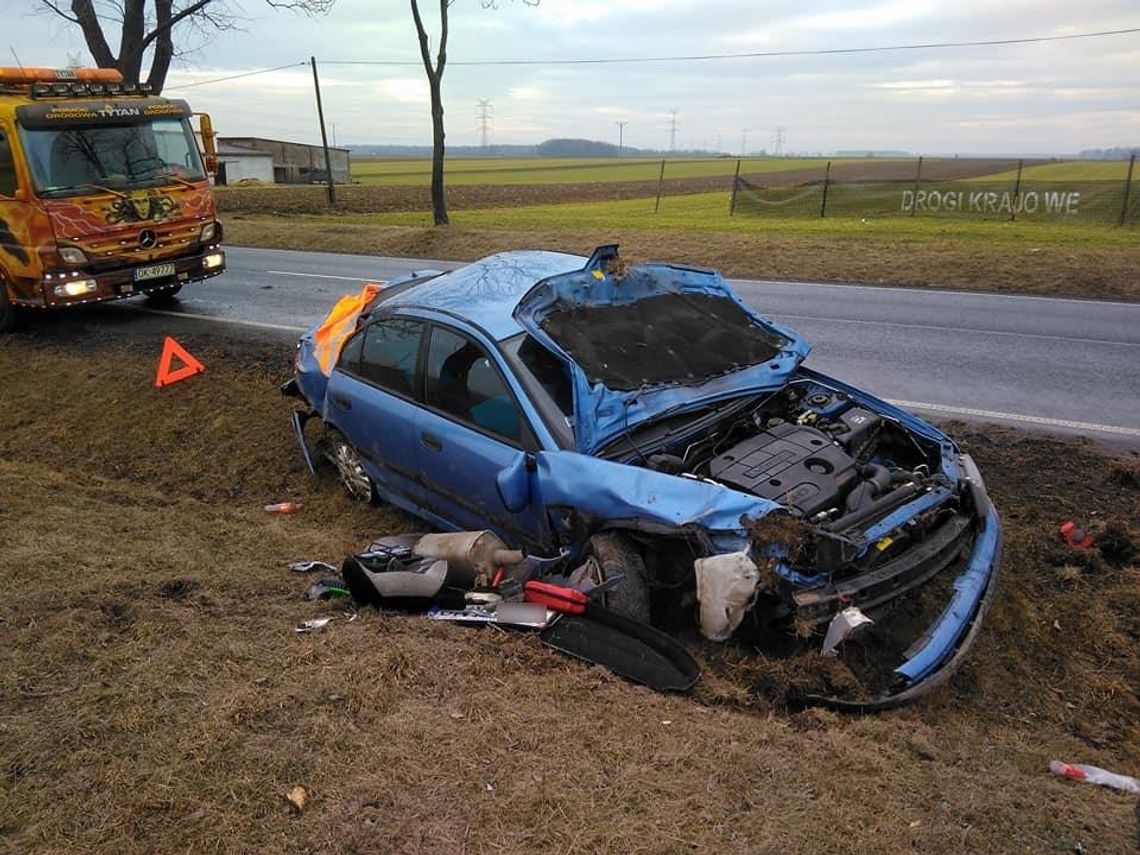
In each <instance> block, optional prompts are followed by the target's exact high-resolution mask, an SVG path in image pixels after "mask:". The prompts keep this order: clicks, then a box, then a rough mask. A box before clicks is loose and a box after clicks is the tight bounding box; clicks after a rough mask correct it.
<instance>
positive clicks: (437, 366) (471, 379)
mask: <svg viewBox="0 0 1140 855" xmlns="http://www.w3.org/2000/svg"><path fill="white" fill-rule="evenodd" d="M425 381H426V383H425V389H424V395H425V401H426V403H427V404H428V405H429V406H432V407H437V408H438V409H440V410H443V411H444V412H446V413H449V414H450V415H453V416H455V417H456V418H459V419H461V420H462V421H465V422H468V423H469V424H473V425H475V426H477V427H481V428H483V429H485V430H489V431H491V432H492V433H496V434H498V435H499V436H502V437H506V438H507V439H512V440H516V441H518V440H521V438H522V425H523V419H522V413H520V412H519V408H518V404H516V403H515V399H514V397H513V396H512V395H511V393H510V390H509V389H507V386H506V384H505V383H504V382H503V378H502V376H500V374H499V372H498V371H497V370H496V369H495V366H494V365H493V364H492V362H491V359H490V357H488V356H487V354H486V353H485V352H484V351H483V349H482V348H481V347H479V346H478V345H477V344H475V343H474V342H473V341H471V340H470V339H468V338H466V337H464V336H461V335H458V334H456V333H453V332H451V331H450V330H446V329H443V328H442V327H433V328H432V333H431V344H430V345H429V347H428V364H427V373H426V376H425Z"/></svg>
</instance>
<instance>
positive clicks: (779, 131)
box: [775, 125, 788, 157]
mask: <svg viewBox="0 0 1140 855" xmlns="http://www.w3.org/2000/svg"><path fill="white" fill-rule="evenodd" d="M787 133H788V129H787V128H785V127H784V126H783V125H778V126H777V127H776V133H775V154H776V157H779V156H780V155H782V154H783V153H784V136H785V135H786V134H787Z"/></svg>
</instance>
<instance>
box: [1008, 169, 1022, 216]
mask: <svg viewBox="0 0 1140 855" xmlns="http://www.w3.org/2000/svg"><path fill="white" fill-rule="evenodd" d="M1023 163H1025V161H1023V160H1022V159H1021V158H1018V159H1017V179H1016V180H1015V181H1014V182H1013V201H1012V202H1011V203H1010V206H1009V221H1010V222H1011V223H1012V222H1013V220H1014V218H1016V217H1017V197H1018V196H1019V195H1020V194H1021V166H1022V164H1023Z"/></svg>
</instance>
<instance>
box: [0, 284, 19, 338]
mask: <svg viewBox="0 0 1140 855" xmlns="http://www.w3.org/2000/svg"><path fill="white" fill-rule="evenodd" d="M15 328H16V307H15V306H13V305H12V301H11V300H9V299H8V287H7V286H6V285H5V284H4V280H3V279H0V333H7V332H12V330H14V329H15Z"/></svg>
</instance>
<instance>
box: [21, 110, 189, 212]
mask: <svg viewBox="0 0 1140 855" xmlns="http://www.w3.org/2000/svg"><path fill="white" fill-rule="evenodd" d="M20 135H21V138H22V139H23V143H24V153H25V156H26V158H27V161H28V166H29V167H30V169H31V172H32V178H33V180H34V182H35V186H36V191H37V192H38V193H39V195H41V196H71V195H77V194H81V193H90V192H91V189H92V188H98V187H104V188H108V189H113V190H127V189H135V188H140V187H153V186H156V185H158V184H164V183H169V182H170V181H178V180H182V181H201V180H203V179H204V178H205V177H206V173H205V171H204V170H203V168H202V160H201V158H200V157H199V156H198V147H197V144H196V143H195V141H194V137H193V134H192V132H191V130H190V128H189V126H188V125H187V123H186V121H185V120H184V119H173V118H172V119H154V120H152V121H149V122H142V123H135V124H130V125H97V126H78V127H71V128H59V129H55V128H48V129H44V130H39V129H30V128H22V129H21V131H20Z"/></svg>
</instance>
